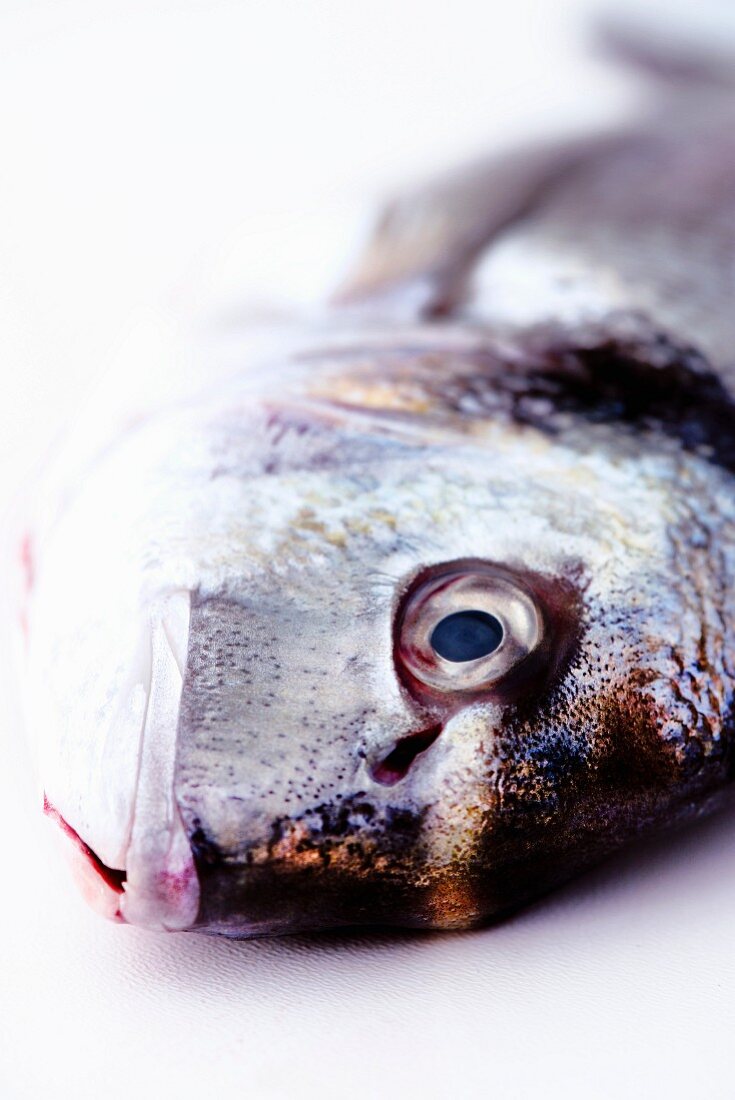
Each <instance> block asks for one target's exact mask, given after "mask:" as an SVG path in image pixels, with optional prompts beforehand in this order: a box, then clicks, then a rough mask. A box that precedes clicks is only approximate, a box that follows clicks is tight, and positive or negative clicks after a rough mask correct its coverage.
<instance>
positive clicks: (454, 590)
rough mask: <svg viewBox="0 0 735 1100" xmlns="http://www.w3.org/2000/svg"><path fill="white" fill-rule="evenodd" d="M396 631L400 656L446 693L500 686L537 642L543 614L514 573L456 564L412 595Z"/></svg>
mask: <svg viewBox="0 0 735 1100" xmlns="http://www.w3.org/2000/svg"><path fill="white" fill-rule="evenodd" d="M396 630H397V634H396V659H397V661H398V662H400V664H401V665H402V666H403V667H404V668H405V669H406V671H408V672H409V673H410V674H411V676H412V677H414V678H415V680H418V681H419V682H420V683H422V684H424V685H426V686H427V687H429V688H434V689H436V690H439V691H442V692H460V693H468V692H472V693H477V692H482V691H487V690H490V689H492V688H493V687H494V686H496V685H498V684H499V682H500V681H502V680H503V678H504V677H505V676H507V675H508V674H509V673H510V672H511V671H512V670H513V669H514V668H515V667H516V666H517V665H518V664H519V663H520V662H521V661H522V660H523V659H524V658H525V657H527V656H528V654H529V653H531V652H532V651H533V650H534V649H535V648H536V647H537V646H538V644H539V642H540V641H541V638H542V634H543V616H542V613H541V609H540V608H539V606H538V604H537V602H536V600H535V599H534V597H533V595H532V594H531V592H530V591H529V590H528V589H527V588H526V587H525V585H524V584H523V583H522V582H521V581H520V580H518V578H517V577H515V576H514V575H513V574H512V573H511V572H510V571H509V570H505V569H503V568H501V567H499V566H494V565H490V564H483V563H476V564H474V565H473V567H472V568H461V567H459V566H458V565H456V564H455V565H454V566H450V565H448V566H447V567H446V569H442V568H439V569H438V570H435V571H432V575H431V576H430V577H428V578H427V579H423V580H421V581H419V583H418V584H417V585H416V587H415V588H414V589H413V590H412V591H410V592H409V593H408V595H407V597H405V599H404V602H403V605H402V607H401V609H400V611H399V614H398V618H397V622H396Z"/></svg>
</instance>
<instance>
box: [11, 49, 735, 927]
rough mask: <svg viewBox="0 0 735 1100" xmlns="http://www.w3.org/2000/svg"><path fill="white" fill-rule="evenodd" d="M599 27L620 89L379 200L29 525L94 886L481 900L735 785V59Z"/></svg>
mask: <svg viewBox="0 0 735 1100" xmlns="http://www.w3.org/2000/svg"><path fill="white" fill-rule="evenodd" d="M617 45H618V52H619V53H627V55H628V59H629V60H630V58H631V57H633V58H634V60H635V61H636V63H637V64H639V65H641V66H643V67H646V68H648V69H649V70H656V72H657V81H658V86H659V92H658V94H657V95H656V97H651V101H650V105H649V106H648V107H647V108H646V109H641V111H640V112H639V116H638V117H637V118H635V119H634V120H632V121H630V122H626V123H625V124H624V125H620V126H619V127H617V128H609V129H607V130H606V131H605V132H603V133H597V134H585V135H581V136H579V137H575V138H564V139H563V140H561V139H557V140H550V141H549V142H548V143H546V144H544V143H541V144H536V145H533V146H530V147H527V148H517V149H515V150H511V151H509V152H508V151H506V152H501V153H499V154H494V155H492V156H490V157H489V158H487V159H485V160H483V161H481V162H479V163H477V164H475V165H472V166H470V167H468V168H464V169H462V170H460V171H454V172H450V173H449V174H447V175H446V176H444V177H442V178H440V179H438V180H435V181H434V182H430V183H429V184H428V185H426V186H425V187H423V188H420V189H418V190H413V191H411V192H410V193H408V194H407V195H405V196H401V197H399V198H398V199H396V200H394V201H393V202H391V203H389V204H388V206H387V208H386V210H385V212H384V213H383V215H382V216H381V217H380V218H379V220H378V222H377V225H376V227H375V232H374V234H373V236H372V238H371V239H370V240H369V241H368V242H367V244H366V246H365V248H364V251H363V253H362V255H361V256H360V257H359V258H358V259H357V261H356V263H355V264H354V266H353V268H352V269H351V270H350V272H348V274H347V275H346V276H345V277H344V279H343V281H342V284H341V286H340V287H339V288H338V289H337V291H336V292H335V293H334V295H333V296H332V298H331V299H330V300H329V301H328V302H327V303H325V305H324V308H323V309H322V310H321V311H318V312H317V314H316V315H315V316H313V317H311V318H310V319H306V320H305V319H304V318H300V319H299V321H298V323H296V324H294V325H291V326H289V325H285V326H284V327H283V329H280V330H279V331H278V332H277V333H276V334H275V336H274V337H273V340H272V341H271V342H270V343H268V350H267V352H266V351H263V350H259V351H258V352H257V354H256V351H255V349H254V346H253V345H251V344H250V343H249V341H248V339H247V337H243V340H242V344H241V345H240V346H239V347H238V352H237V357H238V361H239V364H240V365H239V366H238V369H237V370H235V371H234V372H232V373H231V374H230V376H228V377H227V379H226V380H221V381H214V380H213V381H212V382H211V384H210V385H208V386H205V387H204V388H203V390H201V391H200V392H199V393H198V394H197V396H196V399H187V400H180V401H171V402H170V403H169V404H168V405H165V404H164V406H162V407H159V408H157V409H156V410H155V411H154V412H152V413H151V414H150V415H147V416H143V417H140V418H138V419H136V420H135V421H134V422H131V423H130V424H128V425H127V428H126V430H124V431H122V432H121V433H119V434H118V435H117V436H116V437H114V438H112V437H110V438H109V439H106V440H105V444H104V447H102V448H101V449H100V450H99V453H98V454H97V455H96V458H95V461H94V462H90V463H88V464H87V465H86V466H85V467H84V470H83V472H82V473H81V474H80V475H79V476H78V477H77V478H76V479H75V480H74V481H73V483H72V484H71V485H70V487H69V488H68V489H67V491H66V492H65V493H64V494H63V499H62V500H61V502H60V504H59V506H58V507H57V508H56V509H55V510H53V514H51V513H48V514H47V515H46V517H45V518H46V522H45V526H43V525H40V524H39V525H38V526H37V527H36V528H33V527H32V528H31V530H30V532H29V536H28V538H27V540H26V542H25V543H24V548H23V560H24V563H25V566H26V572H27V574H28V589H29V592H28V598H27V605H26V608H25V612H24V617H25V623H26V627H27V650H28V653H27V668H28V677H27V683H28V689H27V697H28V700H29V703H28V711H29V725H30V727H31V730H32V733H33V736H34V738H35V740H36V741H37V742H38V746H39V749H38V752H39V760H40V765H39V767H40V775H41V781H42V786H43V791H44V808H45V811H46V813H47V815H48V816H49V818H50V819H51V820H52V821H53V823H54V824H55V825H56V826H58V828H57V829H56V833H57V834H58V837H59V839H60V840H62V841H63V843H64V845H65V846H66V848H67V849H68V851H69V853H70V856H71V859H72V862H73V865H74V867H75V874H76V877H77V880H78V882H79V884H80V887H81V889H82V891H83V893H84V895H85V897H86V898H87V900H88V901H89V902H90V903H91V904H92V905H93V906H94V907H95V908H96V909H97V910H98V911H99V912H100V913H102V914H103V915H105V916H107V917H109V918H110V919H113V920H117V921H121V922H126V923H129V924H133V925H139V926H142V927H145V928H149V929H154V930H160V931H180V930H191V931H196V932H205V933H217V934H222V935H226V936H234V937H248V936H258V935H280V934H287V933H293V932H311V931H318V930H322V929H331V928H337V927H351V926H402V927H407V928H414V929H438V930H442V929H443V930H456V929H468V928H475V927H479V926H483V925H486V924H488V923H489V922H492V921H494V920H497V919H499V918H501V917H504V916H506V915H508V914H509V913H512V912H514V911H516V910H517V909H519V908H520V907H521V906H523V905H525V904H527V903H528V902H530V901H532V900H534V899H536V898H539V897H541V896H542V895H544V894H546V893H547V892H548V891H550V890H552V889H553V888H554V887H556V886H558V885H559V884H561V883H563V882H565V881H567V880H569V879H570V878H572V877H573V876H574V875H577V874H578V873H580V872H582V871H583V870H585V869H586V868H588V867H591V866H593V865H594V864H596V863H598V862H599V861H601V860H603V859H604V858H606V857H608V856H609V855H611V854H612V853H613V852H615V851H617V850H619V849H620V848H621V847H623V846H625V845H629V844H632V843H634V842H636V841H639V840H640V839H641V838H643V837H646V836H649V835H651V834H653V833H656V832H660V831H662V830H663V831H666V830H673V829H674V828H675V827H677V826H679V825H680V824H683V823H684V822H687V821H691V820H693V819H696V818H698V817H700V816H701V815H703V814H705V813H708V812H710V811H712V810H714V809H715V808H717V807H718V806H720V805H722V804H723V802H724V801H725V800H727V798H728V797H729V793H730V783H731V780H732V777H733V769H734V761H735V757H734V751H735V704H734V702H733V697H734V692H735V351H734V349H735V311H734V310H733V301H735V96H733V84H734V83H735V80H734V79H733V70H732V68H731V67H728V66H727V65H723V64H719V63H718V64H715V63H714V61H713V60H711V59H701V58H682V57H681V56H679V55H676V54H675V52H674V53H672V52H671V51H669V52H668V53H667V52H666V51H665V50H661V51H658V52H656V51H654V52H653V53H651V51H650V50H649V49H648V47H646V48H645V49H644V48H643V47H642V46H641V44H640V41H638V42H637V43H636V42H633V43H631V41H630V40H629V39H626V38H625V36H623V37H622V39H619V40H618V43H617ZM49 517H51V518H49Z"/></svg>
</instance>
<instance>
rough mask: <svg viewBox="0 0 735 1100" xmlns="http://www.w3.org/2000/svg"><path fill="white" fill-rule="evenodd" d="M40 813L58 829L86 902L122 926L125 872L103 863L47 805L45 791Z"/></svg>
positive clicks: (53, 807)
mask: <svg viewBox="0 0 735 1100" xmlns="http://www.w3.org/2000/svg"><path fill="white" fill-rule="evenodd" d="M43 813H44V815H45V816H46V817H47V818H49V820H50V821H53V822H54V824H55V825H57V826H58V828H59V830H60V831H61V834H62V835H63V836H64V837H65V838H66V841H67V844H66V849H65V851H66V856H67V859H68V860H69V862H70V863H71V866H72V870H73V873H74V875H75V878H76V879H77V882H78V884H79V886H80V889H81V891H82V894H83V895H84V897H85V899H86V901H87V902H88V903H89V904H90V905H91V907H92V908H93V909H95V910H96V911H97V912H98V913H100V914H101V915H102V916H104V917H107V919H108V920H113V921H117V922H119V923H123V924H124V923H125V917H124V916H123V914H122V911H121V905H120V899H121V897H122V895H123V893H124V892H125V882H126V880H127V873H126V871H125V870H119V869H118V868H115V867H109V866H108V865H107V864H106V863H103V862H102V860H101V859H100V857H99V856H98V855H97V853H96V852H95V851H94V849H93V848H91V847H90V846H89V844H87V842H86V841H85V840H84V839H83V838H82V837H81V836H80V835H79V833H78V832H77V831H76V829H74V828H73V827H72V826H71V825H70V824H69V822H68V821H67V820H66V818H65V817H63V816H62V814H61V813H60V812H59V811H58V810H57V809H56V807H55V806H54V805H53V804H52V803H51V802H50V801H49V798H48V796H47V794H46V792H45V791H44V794H43Z"/></svg>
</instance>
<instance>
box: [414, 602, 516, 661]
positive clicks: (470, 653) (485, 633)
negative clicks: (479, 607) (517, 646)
mask: <svg viewBox="0 0 735 1100" xmlns="http://www.w3.org/2000/svg"><path fill="white" fill-rule="evenodd" d="M502 640H503V624H502V623H501V622H500V620H499V619H497V618H496V617H495V615H489V614H488V613H487V611H455V612H453V614H451V615H447V616H446V617H445V618H444V619H440V621H439V622H438V623H437V624H436V626H435V627H434V629H433V630H432V632H431V638H430V641H431V647H432V649H433V650H434V652H435V653H437V654H438V655H439V656H440V657H443V658H444V660H445V661H454V662H456V663H459V662H460V661H462V662H464V661H477V660H479V658H480V657H487V656H488V654H490V653H493V652H494V651H495V650H496V649H497V648H498V646H499V645H500V643H501V642H502Z"/></svg>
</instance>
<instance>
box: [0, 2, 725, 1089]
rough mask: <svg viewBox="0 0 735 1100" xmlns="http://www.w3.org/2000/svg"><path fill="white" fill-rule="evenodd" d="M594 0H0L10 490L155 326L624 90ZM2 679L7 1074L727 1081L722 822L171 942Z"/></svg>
mask: <svg viewBox="0 0 735 1100" xmlns="http://www.w3.org/2000/svg"><path fill="white" fill-rule="evenodd" d="M593 6H594V5H593V3H592V0H574V2H569V3H566V4H564V3H559V2H555V0H548V2H543V0H515V2H514V3H513V4H512V5H508V8H509V9H511V10H509V11H505V10H504V9H505V7H506V5H498V6H497V7H498V11H496V12H494V11H493V6H492V5H490V4H488V3H482V2H480V0H454V2H453V3H452V4H447V5H444V4H441V3H439V2H438V0H436V2H429V0H424V2H423V3H420V2H415V3H414V2H405V0H404V2H401V0H398V2H396V0H393V2H392V3H391V2H388V0H372V2H371V3H369V4H366V3H360V2H358V0H341V2H337V0H335V2H332V3H315V2H309V0H301V2H300V3H298V2H296V0H293V2H290V3H278V2H272V3H268V4H266V3H262V4H260V3H255V2H252V0H251V2H250V3H246V2H241V3H226V2H224V0H220V2H217V0H210V2H209V3H203V2H201V3H198V2H195V0H188V2H187V0H178V2H174V0H148V2H146V3H144V2H143V0H126V2H125V3H123V2H118V0H108V2H105V3H100V2H99V0H95V2H91V0H90V2H88V3H84V2H82V0H66V2H63V0H55V2H54V3H51V2H50V0H0V59H1V64H0V148H1V149H2V170H1V171H0V303H2V304H1V306H0V309H1V310H2V315H1V318H0V364H2V365H1V366H0V373H1V376H2V395H3V400H2V402H0V497H1V498H2V505H3V507H5V506H6V504H7V502H8V501H9V500H10V499H11V498H12V497H13V496H17V495H18V493H19V492H20V494H21V495H23V494H24V493H25V492H26V491H27V486H28V484H29V481H30V475H31V471H32V470H33V469H34V467H35V466H36V464H37V463H38V462H39V460H40V458H41V456H42V454H43V452H44V450H45V449H46V447H47V446H48V444H49V441H50V440H51V439H52V438H53V437H54V436H55V435H56V433H57V432H58V430H59V428H60V425H61V424H62V423H63V422H64V421H65V420H66V419H68V418H69V417H70V416H71V415H72V414H73V412H74V410H75V409H76V408H77V407H78V405H79V403H80V402H82V401H83V400H84V395H85V393H86V390H87V387H88V385H89V382H90V380H91V379H93V378H94V377H96V375H97V374H98V372H99V370H100V368H101V367H102V366H103V365H104V364H106V363H108V362H110V361H111V360H112V359H113V357H114V354H115V352H116V351H117V349H118V348H119V347H120V345H121V344H122V343H124V342H125V340H126V337H127V336H128V335H129V334H130V333H131V332H133V331H137V330H138V329H140V324H139V322H140V319H141V317H142V316H145V317H146V318H147V321H148V327H147V331H149V332H150V331H152V332H153V334H154V336H155V334H156V333H158V332H159V330H160V331H161V332H163V331H164V330H165V329H166V326H167V325H168V324H171V323H172V324H174V326H176V325H180V324H182V323H183V322H185V320H186V318H187V316H188V315H189V314H190V313H191V312H198V313H207V312H209V311H219V310H222V311H226V310H227V309H230V310H233V309H237V308H240V307H244V305H245V304H246V303H247V301H248V300H249V299H252V298H253V297H255V298H258V299H260V300H276V301H278V300H280V299H286V298H288V297H289V296H295V297H302V296H304V295H308V294H309V293H311V292H312V290H313V288H314V287H315V286H319V287H321V286H323V285H324V284H325V281H326V280H327V272H328V271H329V270H331V269H332V268H333V265H334V262H335V257H337V256H338V255H340V254H341V252H342V251H343V250H344V246H345V245H346V244H347V243H348V235H347V233H346V232H345V235H344V237H343V236H342V234H341V231H338V232H337V233H336V234H335V230H334V226H335V225H340V226H341V225H347V224H348V222H347V220H346V219H343V216H344V214H345V212H347V211H349V210H351V208H352V207H353V206H354V205H355V204H356V203H360V202H362V201H363V200H367V201H369V200H370V199H372V198H373V197H374V196H375V195H377V194H378V193H380V192H381V191H383V190H385V189H387V188H393V187H395V186H397V185H399V184H400V183H401V182H402V181H403V180H404V179H406V178H409V179H415V178H416V177H418V176H420V175H421V174H422V172H424V171H426V170H430V169H432V168H437V167H441V166H443V165H445V164H447V163H450V162H452V161H453V160H456V159H458V158H461V157H462V156H467V155H471V154H473V153H475V152H479V151H482V150H484V149H485V148H486V147H487V146H488V145H489V144H490V143H492V142H493V141H498V140H512V139H513V138H514V137H515V136H516V135H520V134H522V135H528V134H532V133H540V132H543V131H546V130H548V129H549V128H550V127H551V128H554V129H557V128H560V127H564V126H568V125H571V124H583V123H585V122H587V123H590V122H593V121H594V120H595V119H596V118H604V117H606V116H608V117H609V115H610V114H613V113H614V112H615V111H616V110H617V109H619V107H620V106H621V104H623V103H625V102H629V101H630V100H631V99H632V96H633V95H634V91H633V87H632V85H628V84H627V83H626V81H625V80H624V79H623V77H622V76H618V75H615V74H612V73H610V72H609V71H608V70H607V69H605V68H603V67H602V66H601V65H600V64H598V63H596V62H594V61H592V60H590V59H584V58H583V56H582V53H581V47H580V45H579V41H578V37H577V35H578V28H579V18H580V16H581V14H582V13H584V12H585V11H586V10H588V9H590V8H591V7H593ZM659 6H660V5H659ZM329 204H331V205H332V206H333V207H334V208H335V209H336V211H337V221H335V222H334V223H332V229H331V231H330V235H329V237H326V236H324V237H322V236H321V230H320V229H319V228H318V227H319V226H320V225H321V224H322V222H321V220H320V219H319V218H315V217H314V216H313V215H314V211H316V210H321V209H323V208H324V207H325V206H328V205H329ZM322 243H324V245H325V247H322ZM287 254H288V255H289V256H291V255H293V256H295V257H297V259H296V260H294V261H293V262H288V263H287V262H286V259H285V258H286V255H287ZM298 257H304V259H298ZM152 347H153V345H151V344H150V343H149V344H148V345H147V351H146V352H144V353H143V354H146V355H147V356H149V357H151V356H152V355H153V352H152V350H151V349H152ZM6 617H7V616H6ZM6 649H7V643H6ZM0 656H2V658H3V660H2V666H3V667H5V668H7V667H8V666H9V658H8V656H7V654H6V653H5V650H4V651H3V653H2V654H0ZM13 688H14V685H13V684H12V683H8V684H7V686H6V689H5V690H4V691H3V692H2V695H1V696H0V698H2V710H0V752H1V753H2V757H1V758H2V759H3V761H4V762H5V763H4V765H3V769H2V772H1V773H0V820H1V821H2V835H3V838H4V846H3V855H4V859H3V875H2V879H1V880H0V901H1V903H2V904H1V906H0V912H1V913H2V917H1V918H0V922H1V923H0V1096H2V1097H3V1098H5V1097H8V1098H15V1097H23V1098H25V1097H33V1098H35V1097H39V1096H42V1095H43V1096H46V1095H51V1094H53V1096H54V1097H55V1098H57V1100H63V1098H65V1097H67V1096H68V1097H75V1098H77V1100H84V1098H86V1097H96V1096H104V1097H106V1098H109V1100H113V1098H115V1097H123V1096H124V1097H126V1100H128V1098H130V1097H134V1098H136V1100H141V1098H147V1097H149V1096H165V1097H168V1096H174V1095H175V1096H177V1097H183V1098H186V1097H209V1096H246V1097H248V1098H249V1100H260V1098H265V1100H269V1098H271V1097H274V1098H279V1100H280V1098H291V1097H296V1098H298V1100H305V1098H308V1097H319V1098H322V1100H329V1098H331V1097H335V1098H336V1097H343V1096H350V1097H353V1098H356V1100H359V1098H361V1097H366V1098H372V1097H380V1098H381V1100H391V1098H393V1097H395V1098H398V1097H401V1098H404V1097H409V1096H410V1097H414V1096H416V1097H421V1098H423V1100H432V1098H434V1097H436V1098H440V1097H450V1096H452V1097H453V1096H457V1097H487V1096H494V1095H498V1096H503V1097H504V1098H512V1097H527V1096H531V1095H537V1094H543V1096H544V1097H546V1098H553V1097H557V1096H558V1097H562V1096H563V1097H567V1098H575V1097H588V1096H594V1097H623V1096H625V1097H644V1096H645V1097H658V1096H661V1097H667V1098H668V1097H671V1098H674V1097H684V1096H687V1097H688V1096H692V1095H696V1096H707V1097H712V1098H715V1097H730V1096H732V1095H733V1092H735V1086H733V1084H732V1071H733V1058H732V1056H731V1053H730V1051H731V1046H732V1020H733V1009H734V1008H735V942H734V937H733V935H732V928H733V916H734V915H735V881H734V876H733V874H732V868H733V860H734V857H735V812H733V813H728V814H726V815H722V816H721V817H719V818H717V819H715V820H712V821H710V822H708V823H706V824H703V825H699V826H698V827H696V828H694V829H691V830H689V831H688V832H686V833H683V834H680V835H678V836H676V837H672V838H669V839H668V840H666V841H661V842H659V843H657V844H655V845H652V846H649V847H647V848H646V849H645V850H642V851H639V852H636V853H632V854H630V855H627V856H623V857H621V858H618V859H617V860H615V861H613V862H612V863H610V864H609V865H607V866H606V867H605V868H603V869H601V870H599V871H597V872H594V873H592V874H591V875H588V876H586V877H585V878H583V879H581V880H580V881H578V882H577V883H575V884H573V885H572V886H570V887H568V888H567V889H565V890H563V891H560V892H559V893H557V894H556V895H554V896H553V897H552V898H551V899H549V900H548V901H546V902H544V903H543V904H540V905H537V906H536V907H534V908H533V909H531V910H529V911H527V912H526V913H524V914H522V915H521V916H519V917H517V918H515V919H514V920H513V921H511V922H508V923H506V924H504V925H502V926H500V927H498V928H495V929H489V930H487V931H483V932H479V933H472V934H463V935H456V934H455V935H444V936H427V937H421V938H415V937H410V936H404V935H396V936H389V935H380V936H372V937H371V936H362V937H350V938H346V937H344V936H340V937H327V938H312V939H306V938H299V939H295V940H291V941H288V940H284V941H271V942H265V941H261V942H252V943H239V944H238V943H230V942H225V941H215V940H207V939H205V938H201V937H196V936H187V935H185V934H177V935H170V936H168V937H162V936H160V937H159V936H155V935H151V934H146V933H144V932H139V931H137V930H135V929H130V928H119V927H115V926H111V925H107V924H105V923H103V922H101V921H100V920H99V918H97V917H95V916H94V915H93V914H92V913H90V912H88V911H87V910H86V909H85V908H84V907H83V904H82V902H81V901H79V900H78V899H77V897H76V895H75V893H74V892H73V888H72V886H71V884H70V882H69V880H68V877H67V874H66V870H65V868H64V866H63V865H62V864H61V863H58V864H57V863H56V862H55V860H54V848H53V847H52V846H51V845H50V836H49V835H47V834H49V833H50V826H47V825H46V824H45V823H44V822H43V821H42V820H41V818H40V815H39V814H38V812H37V800H36V792H35V787H34V785H33V781H32V777H31V774H30V765H29V762H28V759H27V755H26V751H25V748H24V746H23V742H22V732H21V721H20V715H19V712H18V709H17V701H16V699H15V696H14V693H13Z"/></svg>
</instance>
